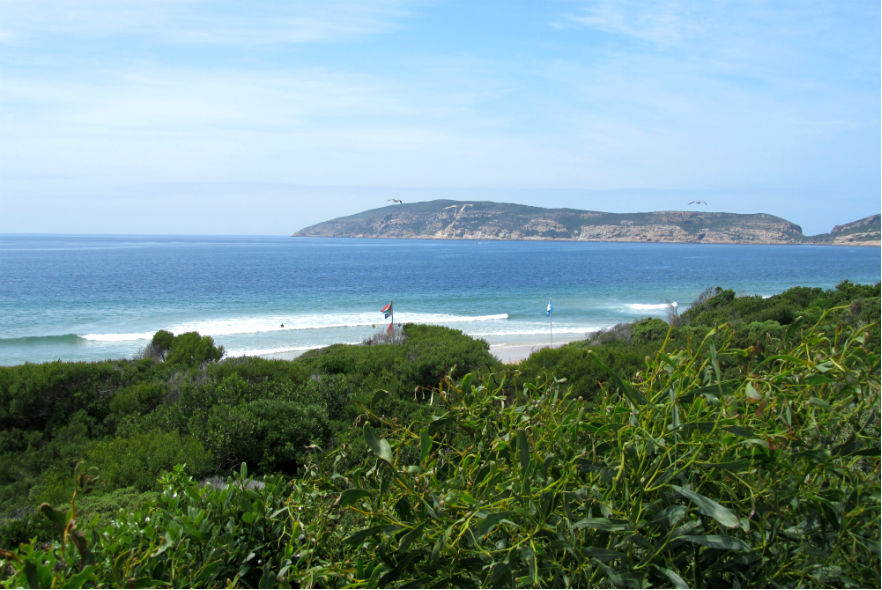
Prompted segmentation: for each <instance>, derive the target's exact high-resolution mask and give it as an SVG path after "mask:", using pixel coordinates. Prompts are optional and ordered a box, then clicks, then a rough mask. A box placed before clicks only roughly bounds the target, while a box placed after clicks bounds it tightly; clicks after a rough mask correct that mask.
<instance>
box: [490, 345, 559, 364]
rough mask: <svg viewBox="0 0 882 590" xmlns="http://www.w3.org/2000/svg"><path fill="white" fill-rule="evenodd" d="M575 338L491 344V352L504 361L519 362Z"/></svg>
mask: <svg viewBox="0 0 882 590" xmlns="http://www.w3.org/2000/svg"><path fill="white" fill-rule="evenodd" d="M570 342H573V340H569V341H567V342H555V343H554V344H552V345H549V344H491V345H490V354H492V355H493V356H495V357H496V358H498V359H499V360H500V361H502V362H503V363H519V362H521V361H522V360H524V359H526V358H527V357H529V356H530V355H531V354H533V353H534V352H537V351H539V350H542V349H543V348H559V347H561V346H563V345H564V344H569V343H570Z"/></svg>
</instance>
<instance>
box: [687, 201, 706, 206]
mask: <svg viewBox="0 0 882 590" xmlns="http://www.w3.org/2000/svg"><path fill="white" fill-rule="evenodd" d="M689 204H690V205H707V201H689Z"/></svg>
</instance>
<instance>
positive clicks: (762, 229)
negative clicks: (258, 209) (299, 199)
mask: <svg viewBox="0 0 882 590" xmlns="http://www.w3.org/2000/svg"><path fill="white" fill-rule="evenodd" d="M876 217H878V216H876ZM843 227H844V226H843ZM862 227H863V226H862ZM294 235H295V236H323V237H352V238H427V239H460V240H581V241H595V242H696V243H708V244H802V243H807V241H806V240H807V238H806V237H805V236H803V234H802V229H801V228H800V227H799V226H798V225H796V224H794V223H791V222H789V221H787V220H786V219H781V218H780V217H775V216H773V215H767V214H765V213H755V214H737V213H714V212H705V211H656V212H652V213H604V212H600V211H582V210H577V209H545V208H542V207H531V206H527V205H516V204H511V203H495V202H487V201H469V202H463V201H448V200H438V201H428V202H420V203H401V204H394V205H390V206H388V207H382V208H380V209H372V210H370V211H364V212H362V213H357V214H355V215H350V216H347V217H340V218H337V219H333V220H331V221H326V222H323V223H319V224H316V225H313V226H310V227H307V228H304V229H301V230H300V231H298V232H296V233H295V234H294ZM824 235H825V236H828V235H830V234H824ZM849 235H854V234H849ZM815 237H818V236H815ZM876 239H877V240H878V233H877V238H876ZM831 241H833V240H832V238H831V239H827V240H823V239H822V240H818V241H817V242H812V243H831ZM853 243H857V242H853Z"/></svg>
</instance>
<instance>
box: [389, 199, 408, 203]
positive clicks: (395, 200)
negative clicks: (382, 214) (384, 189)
mask: <svg viewBox="0 0 882 590" xmlns="http://www.w3.org/2000/svg"><path fill="white" fill-rule="evenodd" d="M386 202H387V203H403V202H404V201H402V200H401V199H386Z"/></svg>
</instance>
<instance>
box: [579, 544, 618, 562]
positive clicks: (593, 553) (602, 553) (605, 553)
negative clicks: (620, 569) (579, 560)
mask: <svg viewBox="0 0 882 590" xmlns="http://www.w3.org/2000/svg"><path fill="white" fill-rule="evenodd" d="M582 554H583V555H585V556H586V557H593V558H594V559H596V560H597V561H599V562H601V563H606V562H607V561H612V560H613V559H621V558H622V557H624V556H625V554H624V553H622V552H621V551H616V550H614V549H605V548H603V547H582Z"/></svg>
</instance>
